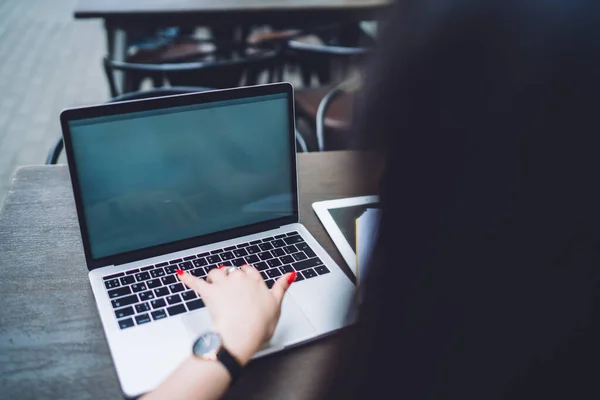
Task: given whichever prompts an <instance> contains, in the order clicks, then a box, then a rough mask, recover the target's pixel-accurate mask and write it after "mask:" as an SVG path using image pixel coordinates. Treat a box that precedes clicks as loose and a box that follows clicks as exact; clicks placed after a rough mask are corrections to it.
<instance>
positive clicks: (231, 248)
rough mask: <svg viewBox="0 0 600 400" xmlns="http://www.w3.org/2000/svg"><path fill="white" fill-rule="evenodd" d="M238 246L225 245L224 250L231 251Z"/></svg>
mask: <svg viewBox="0 0 600 400" xmlns="http://www.w3.org/2000/svg"><path fill="white" fill-rule="evenodd" d="M235 249H236V247H235V246H229V247H225V248H224V249H223V250H225V251H231V250H235Z"/></svg>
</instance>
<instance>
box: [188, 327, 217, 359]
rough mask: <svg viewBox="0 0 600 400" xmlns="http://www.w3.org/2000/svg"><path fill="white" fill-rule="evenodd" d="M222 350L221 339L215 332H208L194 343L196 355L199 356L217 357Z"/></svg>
mask: <svg viewBox="0 0 600 400" xmlns="http://www.w3.org/2000/svg"><path fill="white" fill-rule="evenodd" d="M220 348H221V337H220V336H219V335H218V334H216V333H214V332H208V333H205V334H203V335H202V336H200V337H199V338H198V340H196V343H194V354H196V355H197V356H215V355H216V354H217V351H219V349H220Z"/></svg>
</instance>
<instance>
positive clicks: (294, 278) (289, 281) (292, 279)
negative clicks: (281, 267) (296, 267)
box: [288, 271, 298, 285]
mask: <svg viewBox="0 0 600 400" xmlns="http://www.w3.org/2000/svg"><path fill="white" fill-rule="evenodd" d="M296 275H298V273H297V272H296V271H294V272H292V273H291V274H290V276H289V277H288V285H291V284H292V282H294V281H295V280H296Z"/></svg>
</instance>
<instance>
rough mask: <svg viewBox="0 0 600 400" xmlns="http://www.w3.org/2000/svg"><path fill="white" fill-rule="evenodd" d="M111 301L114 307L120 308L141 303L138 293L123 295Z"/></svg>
mask: <svg viewBox="0 0 600 400" xmlns="http://www.w3.org/2000/svg"><path fill="white" fill-rule="evenodd" d="M111 303H112V307H113V308H119V307H124V306H129V305H131V304H135V303H139V300H138V297H137V294H132V295H131V296H127V297H121V298H120V299H116V300H113V301H111Z"/></svg>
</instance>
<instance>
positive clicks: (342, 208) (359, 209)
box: [312, 196, 379, 272]
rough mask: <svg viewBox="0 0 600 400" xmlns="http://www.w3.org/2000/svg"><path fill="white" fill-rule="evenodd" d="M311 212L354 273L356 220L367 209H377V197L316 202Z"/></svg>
mask: <svg viewBox="0 0 600 400" xmlns="http://www.w3.org/2000/svg"><path fill="white" fill-rule="evenodd" d="M312 207H313V210H315V213H316V214H317V217H319V219H320V220H321V223H322V224H323V226H324V227H325V230H326V231H327V233H328V234H329V236H330V237H331V240H333V243H335V245H336V247H337V248H338V250H339V251H340V253H341V254H342V257H343V258H344V261H346V264H348V267H350V269H351V270H352V272H355V271H356V219H357V218H358V217H360V216H361V215H362V214H363V213H364V212H365V211H366V210H367V209H369V208H379V197H377V196H361V197H350V198H345V199H337V200H326V201H317V202H315V203H313V205H312Z"/></svg>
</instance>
